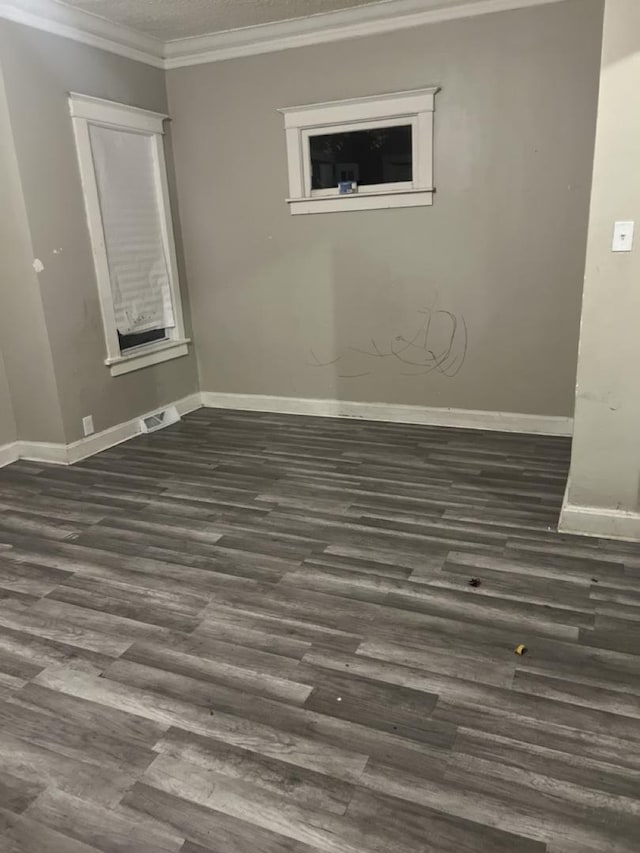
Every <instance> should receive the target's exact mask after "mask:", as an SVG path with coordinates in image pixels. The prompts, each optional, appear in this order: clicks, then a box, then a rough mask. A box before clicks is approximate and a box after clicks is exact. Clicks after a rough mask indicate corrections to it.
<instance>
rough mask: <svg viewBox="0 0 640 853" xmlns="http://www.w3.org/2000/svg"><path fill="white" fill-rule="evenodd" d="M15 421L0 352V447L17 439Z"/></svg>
mask: <svg viewBox="0 0 640 853" xmlns="http://www.w3.org/2000/svg"><path fill="white" fill-rule="evenodd" d="M17 435H18V434H17V432H16V421H15V418H14V415H13V403H12V402H11V393H10V392H9V380H8V379H7V372H6V370H5V366H4V358H3V357H2V353H1V352H0V447H2V445H3V444H11V443H12V442H14V441H15V440H16V438H17Z"/></svg>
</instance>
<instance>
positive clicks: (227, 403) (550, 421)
mask: <svg viewBox="0 0 640 853" xmlns="http://www.w3.org/2000/svg"><path fill="white" fill-rule="evenodd" d="M169 405H175V406H176V408H177V409H178V412H179V413H180V414H181V415H186V414H187V413H188V412H192V411H194V410H195V409H199V408H200V407H201V406H207V407H209V408H214V409H237V410H240V411H251V412H274V413H281V414H292V415H313V416H315V417H338V418H359V419H361V420H372V421H387V422H389V423H402V424H423V425H425V426H445V427H461V428H465V429H484V430H496V431H502V432H521V433H529V434H532V435H571V433H572V428H573V420H572V419H571V418H561V417H554V416H552V415H523V414H515V413H512V412H483V411H476V410H473V409H439V408H433V407H429V406H403V405H391V404H388V403H358V402H355V401H353V400H314V399H310V398H304V397H270V396H266V395H262V394H223V393H218V392H215V391H204V392H203V393H202V394H200V393H195V394H191V395H189V396H188V397H184V398H183V399H182V400H178V401H177V402H175V403H173V404H169ZM155 411H157V410H155ZM155 411H154V412H145V414H144V415H140V416H139V417H137V418H133V419H132V420H130V421H126V422H125V423H122V424H117V425H116V426H113V427H110V428H109V429H105V430H103V431H102V432H97V433H95V434H94V435H89V436H87V437H86V438H82V439H80V440H79V441H74V442H73V443H72V444H56V443H49V442H41V441H16V442H13V443H12V444H5V445H3V446H2V447H0V468H2V467H3V466H4V465H9V464H10V463H12V462H15V461H16V460H17V459H28V460H30V461H33V462H47V463H50V464H54V465H73V464H74V463H75V462H80V461H81V460H82V459H86V458H87V457H88V456H93V455H94V454H96V453H101V452H102V451H103V450H108V448H110V447H115V445H116V444H121V443H122V442H123V441H128V440H129V439H130V438H133V437H134V436H136V435H139V434H140V419H141V418H142V417H146V416H147V415H152V414H154V413H155ZM593 535H606V534H595V533H594V534H593Z"/></svg>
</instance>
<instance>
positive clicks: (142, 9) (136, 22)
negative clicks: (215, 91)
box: [64, 0, 377, 41]
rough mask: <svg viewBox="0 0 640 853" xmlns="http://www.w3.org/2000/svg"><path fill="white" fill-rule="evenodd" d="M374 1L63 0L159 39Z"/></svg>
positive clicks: (375, 0)
mask: <svg viewBox="0 0 640 853" xmlns="http://www.w3.org/2000/svg"><path fill="white" fill-rule="evenodd" d="M372 2H377V0H64V4H65V5H66V6H73V7H74V8H76V9H81V10H82V11H84V12H91V13H92V14H94V15H98V16H100V17H101V18H106V19H107V20H108V21H112V22H113V23H116V24H125V25H126V26H128V27H132V28H133V29H135V30H138V31H139V32H142V33H145V34H146V35H149V36H155V37H156V38H159V39H162V41H170V40H171V39H178V38H185V37H187V36H200V35H206V34H207V33H214V32H220V31H222V30H232V29H236V28H238V27H252V26H256V25H257V24H267V23H270V22H272V21H285V20H288V19H291V18H303V17H305V16H307V15H317V14H319V13H321V12H334V11H335V10H336V9H347V8H349V7H351V6H364V5H367V4H369V3H372Z"/></svg>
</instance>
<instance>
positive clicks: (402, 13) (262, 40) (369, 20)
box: [164, 0, 562, 69]
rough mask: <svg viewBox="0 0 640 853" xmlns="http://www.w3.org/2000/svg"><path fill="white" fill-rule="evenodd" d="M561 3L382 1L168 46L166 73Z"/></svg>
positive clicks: (549, 0) (533, 0)
mask: <svg viewBox="0 0 640 853" xmlns="http://www.w3.org/2000/svg"><path fill="white" fill-rule="evenodd" d="M558 2H562V0H382V2H378V3H374V4H372V5H370V6H354V7H351V8H349V9H341V10H339V11H337V12H324V13H321V14H318V15H309V16H307V17H306V18H295V19H293V20H288V21H276V22H274V23H272V24H262V25H260V26H256V27H244V28H241V29H237V30H226V31H224V32H219V33H211V34H210V35H204V36H194V37H191V38H184V39H175V40H172V41H168V42H166V43H165V51H164V56H165V68H166V69H172V68H182V67H184V66H188V65H200V64H202V63H206V62H219V61H222V60H225V59H236V58H239V57H243V56H253V55H255V54H260V53H271V52H273V51H278V50H287V49H289V48H294V47H307V46H309V45H313V44H323V43H325V42H331V41H340V40H342V39H349V38H357V37H361V36H370V35H379V34H383V33H389V32H391V31H392V30H401V29H408V28H411V27H417V26H421V25H423V24H433V23H439V22H441V21H451V20H455V19H458V18H469V17H472V16H474V15H485V14H489V13H491V12H504V11H507V10H511V9H521V8H524V7H526V6H541V5H543V4H547V3H558Z"/></svg>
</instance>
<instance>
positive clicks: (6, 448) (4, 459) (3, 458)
mask: <svg viewBox="0 0 640 853" xmlns="http://www.w3.org/2000/svg"><path fill="white" fill-rule="evenodd" d="M19 449H20V448H19V445H18V442H17V441H13V442H11V444H3V445H2V446H0V468H4V466H5V465H11V463H12V462H15V461H16V460H17V459H19V458H20V457H19Z"/></svg>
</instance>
